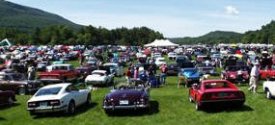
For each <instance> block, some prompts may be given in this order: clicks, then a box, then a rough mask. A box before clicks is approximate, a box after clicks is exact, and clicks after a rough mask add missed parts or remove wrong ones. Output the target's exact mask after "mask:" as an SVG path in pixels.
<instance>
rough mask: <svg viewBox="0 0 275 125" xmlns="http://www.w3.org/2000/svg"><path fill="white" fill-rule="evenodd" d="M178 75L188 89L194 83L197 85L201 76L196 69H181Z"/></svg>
mask: <svg viewBox="0 0 275 125" xmlns="http://www.w3.org/2000/svg"><path fill="white" fill-rule="evenodd" d="M179 75H180V76H182V77H183V78H184V81H185V86H186V87H190V86H191V85H192V84H194V83H199V82H200V78H201V76H202V74H201V73H200V72H199V71H198V69H197V68H183V69H181V71H180V73H179Z"/></svg>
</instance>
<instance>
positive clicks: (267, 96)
mask: <svg viewBox="0 0 275 125" xmlns="http://www.w3.org/2000/svg"><path fill="white" fill-rule="evenodd" d="M266 98H267V99H271V98H272V95H271V93H270V91H269V90H267V91H266Z"/></svg>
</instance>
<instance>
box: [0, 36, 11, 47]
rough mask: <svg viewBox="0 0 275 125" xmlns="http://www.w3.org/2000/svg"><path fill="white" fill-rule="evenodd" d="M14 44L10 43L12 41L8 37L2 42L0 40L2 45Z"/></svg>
mask: <svg viewBox="0 0 275 125" xmlns="http://www.w3.org/2000/svg"><path fill="white" fill-rule="evenodd" d="M11 45H12V44H11V43H10V41H9V40H8V39H7V38H6V39H3V40H2V41H1V42H0V46H7V47H10V46H11Z"/></svg>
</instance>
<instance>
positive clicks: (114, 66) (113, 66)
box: [103, 63, 124, 76]
mask: <svg viewBox="0 0 275 125" xmlns="http://www.w3.org/2000/svg"><path fill="white" fill-rule="evenodd" d="M103 67H105V68H106V69H108V70H110V73H114V75H115V76H123V74H124V70H123V67H122V66H121V65H119V64H118V63H104V64H103Z"/></svg>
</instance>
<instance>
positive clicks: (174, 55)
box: [167, 52, 177, 59]
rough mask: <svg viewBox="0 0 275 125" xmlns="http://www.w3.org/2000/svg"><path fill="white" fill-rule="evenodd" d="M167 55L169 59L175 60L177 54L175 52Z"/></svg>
mask: <svg viewBox="0 0 275 125" xmlns="http://www.w3.org/2000/svg"><path fill="white" fill-rule="evenodd" d="M167 55H168V58H169V59H176V57H177V54H176V53H175V52H169V53H168V54H167Z"/></svg>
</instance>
